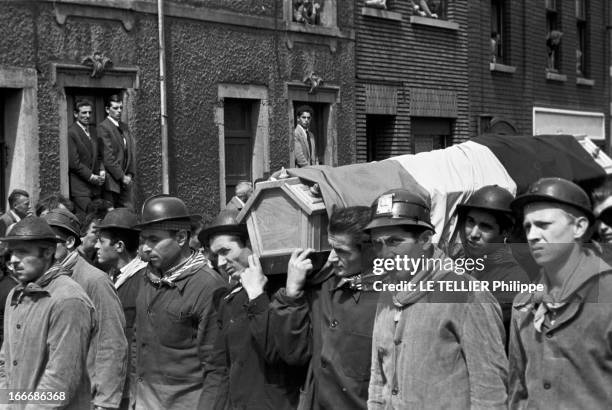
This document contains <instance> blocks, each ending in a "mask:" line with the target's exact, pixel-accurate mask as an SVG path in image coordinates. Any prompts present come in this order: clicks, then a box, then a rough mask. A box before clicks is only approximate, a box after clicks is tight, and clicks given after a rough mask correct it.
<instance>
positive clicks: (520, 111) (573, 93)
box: [468, 0, 609, 146]
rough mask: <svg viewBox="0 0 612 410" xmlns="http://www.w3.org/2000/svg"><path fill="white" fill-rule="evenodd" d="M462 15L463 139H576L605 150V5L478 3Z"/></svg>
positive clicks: (586, 0) (578, 0)
mask: <svg viewBox="0 0 612 410" xmlns="http://www.w3.org/2000/svg"><path fill="white" fill-rule="evenodd" d="M468 10H469V12H468V39H469V44H470V46H469V65H468V70H469V72H470V76H469V101H470V128H469V129H470V134H473V135H475V134H478V133H479V132H502V133H508V134H511V133H514V132H516V133H519V134H527V135H529V134H557V133H566V134H574V135H581V134H582V135H588V136H589V137H591V138H592V139H593V140H594V141H596V142H597V143H598V144H600V145H602V146H603V145H604V144H605V138H606V135H607V132H606V130H605V128H606V127H605V124H606V118H608V117H609V109H608V105H607V99H608V94H609V93H608V91H607V90H608V88H609V82H608V75H607V72H608V63H607V61H606V55H607V53H606V49H605V47H606V46H605V44H606V18H607V17H606V16H607V14H608V10H607V8H606V1H605V0H575V1H562V0H545V1H526V2H519V1H511V0H486V1H484V0H481V1H474V2H469V8H468ZM553 32H557V33H556V35H558V34H559V33H562V35H561V40H560V42H559V43H558V44H553V42H552V40H551V35H550V33H553ZM494 34H495V35H496V36H495V35H494Z"/></svg>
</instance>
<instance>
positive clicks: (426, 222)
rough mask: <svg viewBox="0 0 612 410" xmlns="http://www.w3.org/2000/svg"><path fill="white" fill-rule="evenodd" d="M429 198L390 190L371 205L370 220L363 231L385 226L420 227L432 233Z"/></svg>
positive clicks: (399, 190)
mask: <svg viewBox="0 0 612 410" xmlns="http://www.w3.org/2000/svg"><path fill="white" fill-rule="evenodd" d="M430 212H431V209H430V205H429V198H427V197H426V196H424V195H422V194H421V195H419V194H417V193H414V192H411V191H408V190H405V189H392V190H390V191H387V192H385V193H384V194H382V195H381V196H379V197H378V198H376V200H375V201H374V203H373V204H372V219H371V221H370V223H369V224H368V226H366V227H365V229H364V231H366V232H368V231H370V230H371V229H374V228H381V227H385V226H422V227H424V228H427V229H431V230H432V231H434V227H433V225H432V224H431V217H430V215H429V214H430Z"/></svg>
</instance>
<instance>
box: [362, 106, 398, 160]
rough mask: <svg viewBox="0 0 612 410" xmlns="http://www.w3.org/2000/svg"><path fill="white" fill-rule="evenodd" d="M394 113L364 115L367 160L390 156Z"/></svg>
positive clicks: (392, 143)
mask: <svg viewBox="0 0 612 410" xmlns="http://www.w3.org/2000/svg"><path fill="white" fill-rule="evenodd" d="M394 129H395V115H376V114H368V115H366V138H367V149H368V153H367V161H368V162H371V161H381V160H383V159H387V158H389V157H390V156H392V150H393V145H394V141H393V136H394V132H393V131H394Z"/></svg>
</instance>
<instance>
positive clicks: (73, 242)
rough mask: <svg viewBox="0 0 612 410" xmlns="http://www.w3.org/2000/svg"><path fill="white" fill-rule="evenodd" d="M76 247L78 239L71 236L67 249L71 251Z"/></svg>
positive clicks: (67, 239) (67, 240)
mask: <svg viewBox="0 0 612 410" xmlns="http://www.w3.org/2000/svg"><path fill="white" fill-rule="evenodd" d="M75 245H76V238H75V237H74V236H69V237H67V238H66V248H68V249H69V250H73V249H74V248H75Z"/></svg>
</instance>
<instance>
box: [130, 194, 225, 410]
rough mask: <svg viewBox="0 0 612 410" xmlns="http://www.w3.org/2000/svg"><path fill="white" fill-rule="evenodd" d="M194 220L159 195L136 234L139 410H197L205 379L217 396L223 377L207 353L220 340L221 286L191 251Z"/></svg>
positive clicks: (170, 199) (145, 207)
mask: <svg viewBox="0 0 612 410" xmlns="http://www.w3.org/2000/svg"><path fill="white" fill-rule="evenodd" d="M197 219H199V217H198V216H195V215H191V214H190V213H189V212H188V211H187V206H186V205H185V203H184V202H183V201H182V200H181V199H179V198H177V197H173V196H169V195H157V196H153V197H151V198H149V199H147V200H146V201H145V203H144V204H143V207H142V215H141V223H140V224H138V225H136V226H135V227H134V228H136V229H140V238H141V242H142V253H143V254H144V255H145V258H146V259H147V260H148V261H149V265H148V267H147V269H146V271H145V274H144V276H143V277H142V280H143V282H142V283H141V286H140V290H139V292H138V297H137V298H136V321H135V329H134V333H135V338H134V340H135V342H136V343H135V346H136V360H135V364H136V380H135V381H134V383H135V388H134V390H135V397H134V398H135V408H136V409H137V410H138V409H142V410H144V409H147V410H148V409H195V408H197V406H198V402H199V400H200V396H201V395H202V392H203V385H204V382H205V379H207V380H206V382H207V384H208V386H209V387H210V388H211V389H215V388H219V387H220V384H221V379H222V378H223V371H222V369H217V368H215V367H212V366H210V354H211V350H212V348H213V344H214V341H215V339H216V337H217V333H218V327H217V315H216V310H215V308H214V306H213V300H214V295H215V292H217V291H219V290H220V289H224V288H225V286H226V284H225V283H224V281H223V280H222V279H221V277H220V276H219V274H217V273H216V272H215V271H213V270H212V269H210V268H208V266H207V263H206V259H205V258H204V257H203V256H202V255H201V254H200V253H199V252H195V251H191V249H190V248H189V237H190V235H191V226H192V225H193V224H194V222H195V220H197Z"/></svg>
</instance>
